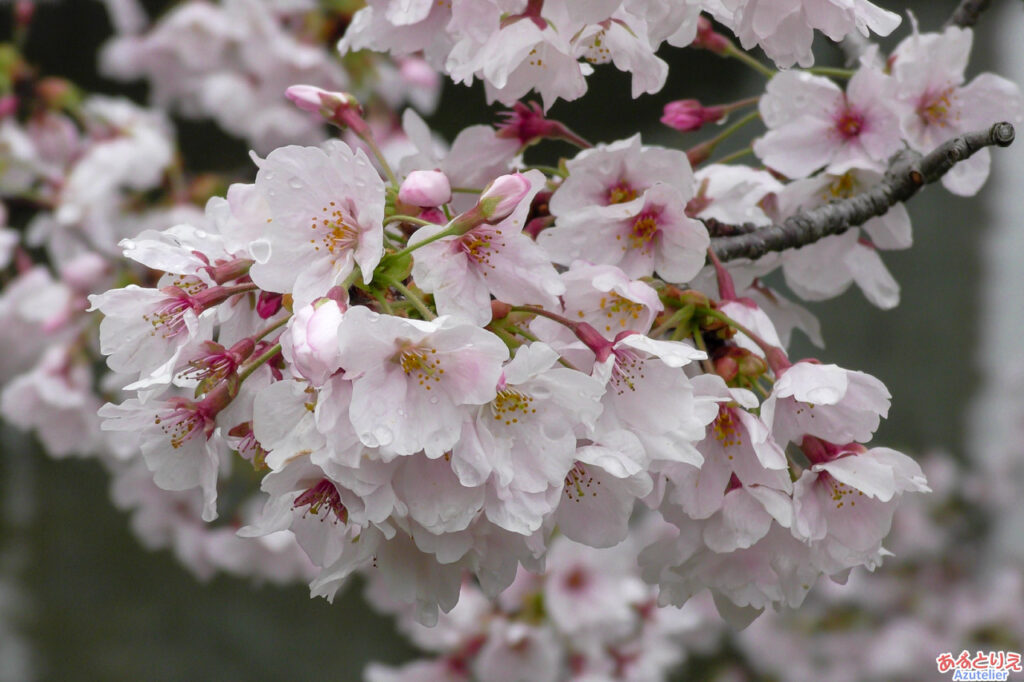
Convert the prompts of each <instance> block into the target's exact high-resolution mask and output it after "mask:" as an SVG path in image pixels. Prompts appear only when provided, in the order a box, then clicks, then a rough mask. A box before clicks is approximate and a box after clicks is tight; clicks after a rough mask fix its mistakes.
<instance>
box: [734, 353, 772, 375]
mask: <svg viewBox="0 0 1024 682" xmlns="http://www.w3.org/2000/svg"><path fill="white" fill-rule="evenodd" d="M739 371H740V374H742V375H743V376H745V377H749V378H751V379H753V378H755V377H759V376H761V375H762V374H764V373H765V372H767V371H768V365H767V364H765V361H764V360H762V359H761V358H760V357H758V356H757V355H754V354H753V353H747V354H746V355H745V356H744V357H743V358H742V359H741V360H740V361H739Z"/></svg>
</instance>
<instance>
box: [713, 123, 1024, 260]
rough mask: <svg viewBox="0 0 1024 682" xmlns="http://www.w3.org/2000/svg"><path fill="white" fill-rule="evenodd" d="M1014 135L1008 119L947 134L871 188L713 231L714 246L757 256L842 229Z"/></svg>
mask: <svg viewBox="0 0 1024 682" xmlns="http://www.w3.org/2000/svg"><path fill="white" fill-rule="evenodd" d="M1013 138H1014V129H1013V125H1012V124H1010V123H1005V122H1004V123H996V124H995V125H993V126H992V127H991V128H986V129H984V130H979V131H977V132H973V133H967V134H965V135H961V136H960V137H955V138H953V139H951V140H947V141H946V142H944V143H942V144H941V145H939V146H938V147H936V148H935V149H934V150H932V151H931V152H929V153H928V154H926V155H924V156H922V155H921V154H919V153H917V152H913V151H909V150H907V151H904V152H901V153H900V154H897V155H896V156H895V157H894V158H893V160H892V161H891V162H890V165H889V170H888V171H887V172H886V174H885V177H884V178H883V179H882V181H881V182H880V183H878V184H877V185H875V186H874V187H872V188H871V189H870V190H868V191H867V192H864V193H863V194H858V195H857V196H855V197H850V198H848V199H839V200H836V201H832V202H829V203H828V204H826V205H825V206H820V207H818V208H815V209H811V210H808V211H800V212H799V213H796V214H794V215H792V216H790V217H789V218H786V219H785V220H784V221H782V222H781V223H778V224H775V225H769V226H767V227H762V228H760V229H757V230H755V231H753V232H747V233H741V234H735V235H730V236H719V237H713V238H712V239H711V248H712V249H713V250H714V252H715V255H716V256H718V258H719V260H721V261H722V262H725V261H730V260H736V259H737V258H749V259H751V260H755V259H757V258H760V257H761V256H764V255H765V254H767V253H770V252H772V251H785V250H787V249H795V248H799V247H801V246H806V245H807V244H813V243H814V242H816V241H818V240H819V239H822V238H824V237H828V236H830V235H834V234H842V233H843V232H846V231H847V230H848V229H850V228H851V227H857V226H859V225H863V224H864V223H866V222H867V221H869V220H871V219H872V218H875V217H877V216H880V215H884V214H885V213H886V212H887V211H888V210H889V209H890V208H892V207H893V206H895V205H896V204H898V203H902V202H904V201H906V200H907V199H910V198H911V197H912V196H914V195H915V194H917V192H918V191H919V190H920V189H921V188H922V187H924V186H925V185H928V184H931V183H933V182H937V181H938V180H939V179H940V178H942V176H943V175H945V174H946V173H948V172H949V170H950V169H951V168H953V166H955V165H956V164H958V163H960V162H961V161H963V160H965V159H967V158H969V157H971V156H972V155H973V154H974V153H975V152H977V151H979V150H981V149H984V148H985V147H991V146H997V147H1008V146H1009V145H1010V144H1012V143H1013Z"/></svg>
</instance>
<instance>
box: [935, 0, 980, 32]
mask: <svg viewBox="0 0 1024 682" xmlns="http://www.w3.org/2000/svg"><path fill="white" fill-rule="evenodd" d="M990 4H991V0H961V2H960V4H959V5H958V6H957V8H956V9H955V10H954V11H953V15H952V16H951V17H949V19H947V20H946V23H945V24H944V26H947V27H948V26H959V27H961V28H966V27H968V26H974V25H975V24H976V23H978V17H980V16H981V13H982V12H984V11H985V10H986V9H988V6H989V5H990Z"/></svg>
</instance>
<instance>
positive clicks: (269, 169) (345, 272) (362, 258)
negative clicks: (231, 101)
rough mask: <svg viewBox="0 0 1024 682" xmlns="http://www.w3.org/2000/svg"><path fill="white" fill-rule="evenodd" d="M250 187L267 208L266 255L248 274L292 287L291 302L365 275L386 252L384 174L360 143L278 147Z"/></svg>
mask: <svg viewBox="0 0 1024 682" xmlns="http://www.w3.org/2000/svg"><path fill="white" fill-rule="evenodd" d="M258 165H259V167H260V170H259V173H257V174H256V191H257V192H259V193H260V194H261V195H262V196H263V198H264V199H265V200H266V203H267V205H268V207H269V209H270V217H269V218H268V222H267V223H266V226H265V229H266V235H267V239H268V241H269V255H268V257H267V259H266V260H265V261H264V262H259V261H257V262H256V263H255V264H253V266H252V270H251V271H250V274H251V276H252V279H253V281H254V282H255V283H256V284H257V285H259V287H260V288H262V289H265V290H268V291H274V292H279V293H291V294H292V295H293V296H294V298H295V303H296V305H297V306H303V305H306V304H308V303H311V302H312V301H313V300H314V299H316V298H319V297H320V296H324V295H325V294H326V293H327V291H328V290H329V289H330V288H331V287H334V286H337V285H339V284H341V283H342V282H343V281H344V280H345V278H347V277H348V276H349V275H350V274H351V273H352V271H353V270H354V269H355V268H356V267H358V268H359V270H360V272H361V274H362V278H363V281H364V282H367V283H368V282H369V281H370V280H371V279H372V277H373V270H374V268H376V267H377V263H378V262H380V259H381V256H383V254H384V246H383V239H384V228H383V224H382V223H383V220H384V181H383V180H381V178H380V176H379V175H377V171H376V170H374V168H373V165H372V164H371V163H370V161H369V160H368V159H367V158H366V155H365V154H364V153H363V152H362V150H358V151H352V149H351V148H350V147H349V146H348V145H346V144H345V143H344V142H338V141H332V142H328V143H327V144H325V145H324V149H319V148H316V147H295V146H290V147H283V148H281V149H276V150H274V151H273V152H271V153H270V154H269V155H268V156H267V158H266V159H264V160H263V161H260V162H259V163H258Z"/></svg>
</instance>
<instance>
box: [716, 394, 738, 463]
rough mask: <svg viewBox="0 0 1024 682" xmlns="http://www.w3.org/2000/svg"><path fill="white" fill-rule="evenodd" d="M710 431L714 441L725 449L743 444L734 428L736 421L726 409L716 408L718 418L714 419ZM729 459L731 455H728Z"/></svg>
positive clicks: (730, 411) (729, 410)
mask: <svg viewBox="0 0 1024 682" xmlns="http://www.w3.org/2000/svg"><path fill="white" fill-rule="evenodd" d="M712 430H713V432H714V434H715V439H716V440H717V441H718V442H720V443H721V444H722V446H723V447H726V448H727V447H729V446H731V445H739V444H740V443H742V442H743V441H742V439H741V438H740V434H739V430H738V429H737V428H736V420H735V419H734V418H733V414H732V410H731V409H729V408H728V407H719V408H718V417H717V418H716V419H715V423H714V425H713V427H712ZM729 459H732V455H729Z"/></svg>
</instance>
